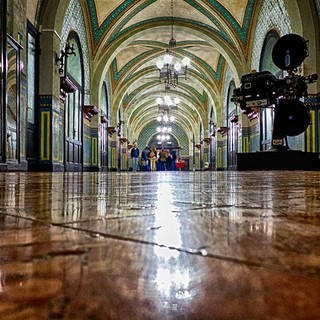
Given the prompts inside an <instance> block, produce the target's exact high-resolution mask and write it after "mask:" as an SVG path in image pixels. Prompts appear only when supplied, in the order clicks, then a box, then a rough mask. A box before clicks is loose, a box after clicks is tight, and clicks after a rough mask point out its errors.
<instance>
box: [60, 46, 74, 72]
mask: <svg viewBox="0 0 320 320" xmlns="http://www.w3.org/2000/svg"><path fill="white" fill-rule="evenodd" d="M71 55H74V56H75V55H76V52H75V49H74V47H73V45H72V46H70V43H69V42H67V44H66V49H65V51H63V50H61V51H60V56H58V54H57V53H56V58H55V61H56V65H60V68H59V74H61V75H62V74H63V67H64V57H67V58H68V57H69V56H71Z"/></svg>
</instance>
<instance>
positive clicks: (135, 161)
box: [130, 143, 140, 172]
mask: <svg viewBox="0 0 320 320" xmlns="http://www.w3.org/2000/svg"><path fill="white" fill-rule="evenodd" d="M139 154H140V151H139V148H138V146H137V144H136V143H134V144H133V148H132V149H131V151H130V155H131V158H132V170H133V171H134V172H137V171H138V168H139Z"/></svg>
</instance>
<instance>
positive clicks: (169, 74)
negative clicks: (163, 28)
mask: <svg viewBox="0 0 320 320" xmlns="http://www.w3.org/2000/svg"><path fill="white" fill-rule="evenodd" d="M173 26H174V17H173V0H171V39H170V41H169V47H168V49H167V50H166V53H165V55H164V57H163V58H162V59H161V60H159V61H158V62H157V67H158V70H159V80H160V83H164V84H165V88H166V89H169V88H170V87H173V88H174V87H176V86H177V85H178V83H179V77H180V76H184V78H185V80H187V71H188V66H189V65H190V59H189V58H188V57H185V58H184V59H183V60H182V61H181V62H182V63H181V62H180V61H179V60H178V58H177V56H176V53H175V51H176V45H177V41H176V39H175V38H174V36H173Z"/></svg>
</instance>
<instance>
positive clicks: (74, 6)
mask: <svg viewBox="0 0 320 320" xmlns="http://www.w3.org/2000/svg"><path fill="white" fill-rule="evenodd" d="M71 30H76V32H77V34H78V36H79V39H80V42H81V48H82V55H83V65H84V93H85V95H84V103H85V104H90V94H89V93H90V82H91V81H90V63H89V50H88V41H87V37H86V29H85V24H84V19H83V14H82V10H81V6H80V3H79V1H78V0H71V1H70V3H69V7H68V9H67V12H66V15H65V17H64V21H63V27H62V32H61V44H60V49H61V50H62V49H63V48H64V47H65V45H66V42H67V39H68V35H69V33H70V31H71Z"/></svg>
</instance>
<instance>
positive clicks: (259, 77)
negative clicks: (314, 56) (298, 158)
mask: <svg viewBox="0 0 320 320" xmlns="http://www.w3.org/2000/svg"><path fill="white" fill-rule="evenodd" d="M306 57H308V41H306V40H305V39H304V38H303V37H301V36H299V35H297V34H287V35H285V36H283V37H281V38H280V39H279V40H278V41H277V42H276V44H275V45H274V47H273V50H272V60H273V62H274V64H275V65H276V66H277V67H278V68H279V69H281V70H284V71H286V72H287V76H285V77H284V78H283V79H277V78H276V77H275V76H274V75H273V74H272V73H271V72H269V71H262V72H252V73H250V74H245V75H243V76H242V77H241V85H240V87H239V88H236V89H235V90H234V92H233V96H232V99H231V101H232V102H234V103H236V104H238V105H239V106H240V108H241V109H242V111H244V112H250V111H251V110H252V109H253V108H256V107H258V108H274V123H273V131H272V147H271V149H275V150H289V147H288V143H287V136H296V135H299V134H301V133H303V132H304V131H305V130H306V129H307V127H308V126H309V124H310V114H309V109H308V108H307V107H306V106H305V105H304V103H303V102H302V101H301V98H303V97H306V96H307V95H308V84H310V83H313V82H315V81H316V80H317V79H318V76H317V74H312V75H309V76H301V75H298V74H297V71H298V69H297V68H298V67H299V66H300V65H301V64H302V62H303V61H304V59H305V58H306Z"/></svg>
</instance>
